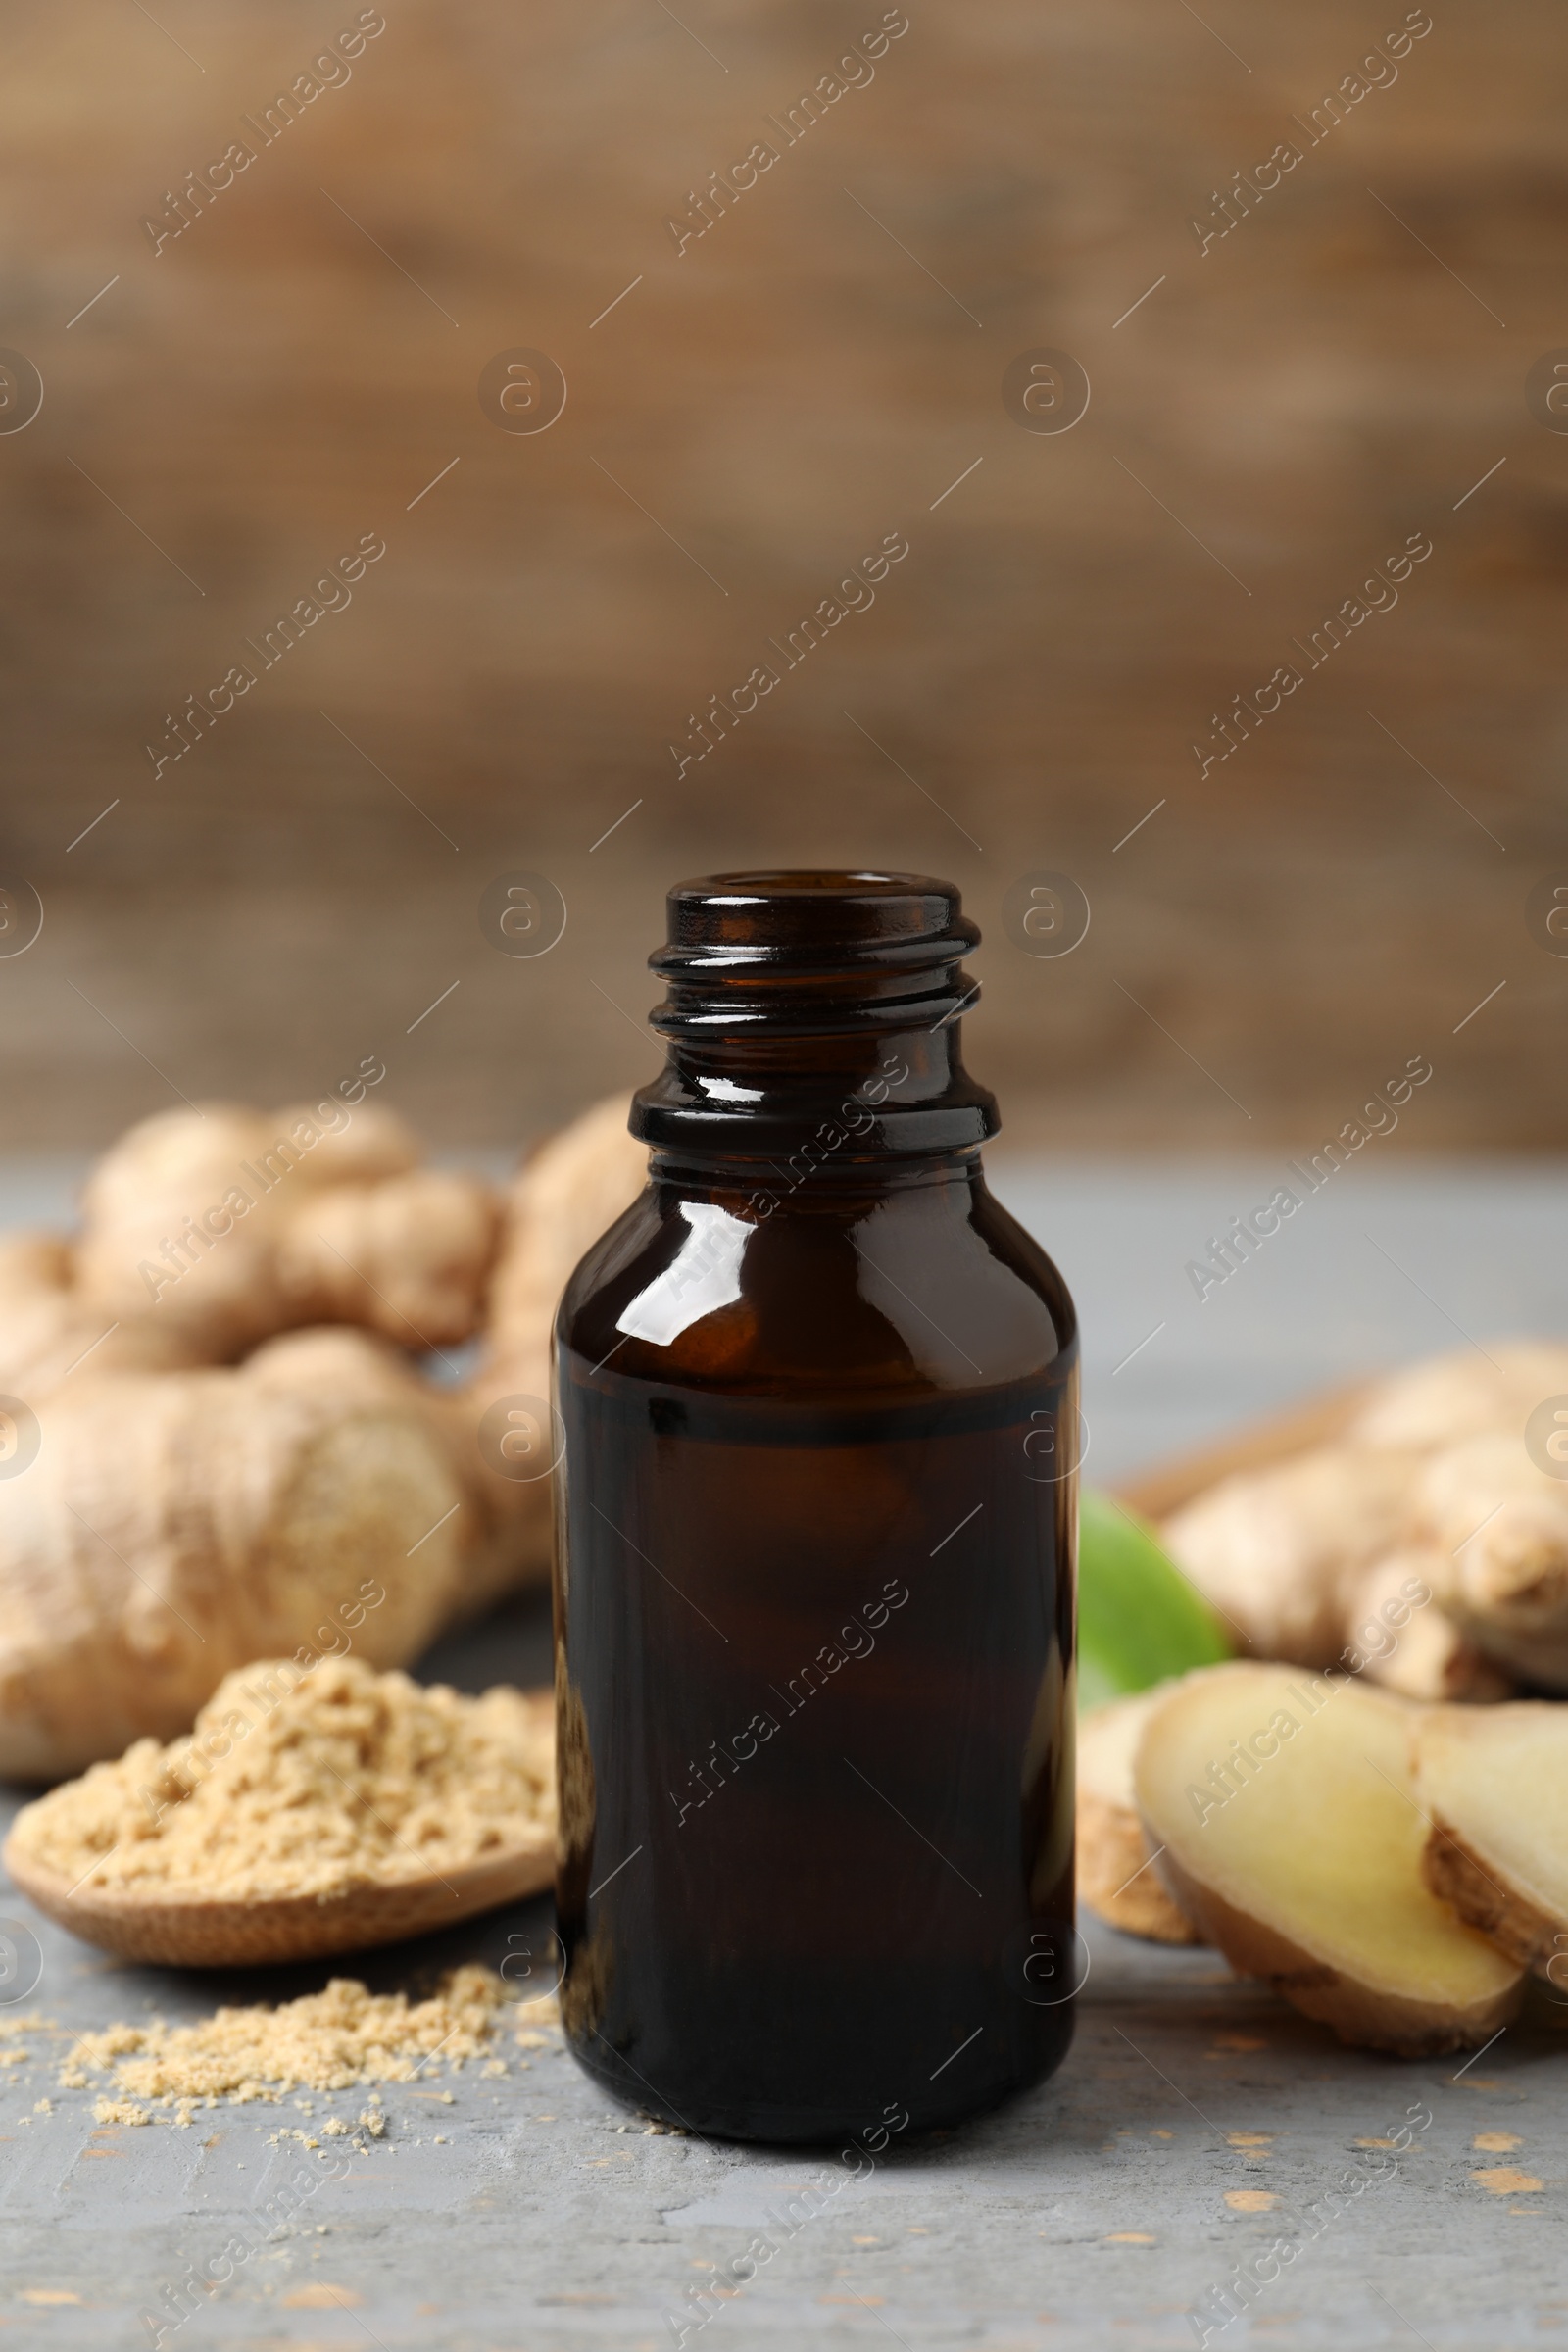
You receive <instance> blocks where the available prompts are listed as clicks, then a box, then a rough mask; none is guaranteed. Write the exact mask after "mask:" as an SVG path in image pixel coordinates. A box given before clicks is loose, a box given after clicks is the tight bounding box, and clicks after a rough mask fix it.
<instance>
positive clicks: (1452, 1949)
mask: <svg viewBox="0 0 1568 2352" xmlns="http://www.w3.org/2000/svg"><path fill="white" fill-rule="evenodd" d="M1417 1719H1418V1711H1417V1710H1416V1709H1414V1708H1412V1707H1411V1706H1409V1705H1408V1704H1407V1703H1406V1702H1405V1701H1403V1700H1401V1699H1398V1698H1395V1697H1392V1696H1390V1695H1389V1694H1388V1693H1387V1692H1384V1691H1372V1690H1368V1689H1367V1688H1366V1687H1365V1686H1364V1685H1362V1684H1359V1683H1354V1682H1348V1681H1344V1680H1336V1681H1330V1680H1329V1679H1328V1678H1326V1677H1323V1676H1316V1677H1312V1678H1307V1677H1304V1676H1301V1677H1297V1676H1295V1675H1293V1671H1292V1670H1291V1669H1290V1668H1288V1667H1285V1666H1274V1665H1260V1664H1254V1663H1251V1662H1250V1661H1237V1662H1235V1663H1233V1664H1231V1665H1228V1666H1212V1667H1208V1668H1205V1669H1204V1670H1202V1671H1201V1672H1200V1673H1198V1674H1194V1675H1189V1676H1187V1677H1186V1678H1185V1679H1184V1680H1183V1681H1182V1682H1181V1683H1180V1684H1178V1685H1177V1687H1176V1689H1175V1690H1174V1691H1172V1692H1171V1693H1170V1694H1169V1695H1168V1696H1166V1697H1165V1698H1164V1699H1163V1700H1162V1702H1161V1703H1160V1704H1159V1705H1158V1706H1157V1707H1155V1708H1153V1709H1152V1711H1151V1714H1150V1718H1149V1721H1148V1723H1147V1725H1146V1726H1145V1729H1144V1733H1143V1738H1142V1740H1141V1741H1140V1743H1139V1748H1138V1756H1137V1762H1136V1765H1135V1769H1134V1779H1135V1785H1136V1789H1137V1794H1138V1804H1139V1810H1140V1812H1141V1813H1142V1816H1143V1821H1144V1828H1145V1832H1146V1834H1147V1836H1148V1837H1149V1838H1150V1841H1151V1844H1152V1845H1153V1846H1156V1847H1159V1848H1161V1849H1162V1850H1161V1852H1160V1854H1159V1859H1158V1862H1157V1865H1156V1867H1157V1868H1158V1869H1159V1871H1160V1872H1161V1874H1162V1875H1163V1877H1164V1878H1165V1880H1166V1883H1167V1885H1168V1886H1169V1887H1170V1888H1171V1891H1172V1893H1173V1894H1174V1895H1175V1898H1176V1900H1177V1901H1178V1903H1179V1904H1180V1905H1181V1908H1182V1910H1183V1911H1184V1912H1185V1913H1186V1914H1187V1915H1188V1917H1189V1918H1191V1919H1192V1920H1194V1921H1195V1922H1196V1923H1197V1924H1198V1926H1199V1927H1200V1928H1201V1930H1202V1931H1203V1932H1204V1934H1205V1935H1206V1936H1207V1937H1208V1939H1209V1940H1210V1941H1211V1942H1213V1943H1216V1944H1218V1945H1219V1947H1220V1949H1221V1951H1223V1952H1224V1954H1225V1956H1226V1958H1227V1959H1228V1960H1229V1961H1230V1962H1231V1964H1232V1966H1233V1967H1236V1968H1239V1969H1242V1970H1244V1971H1245V1972H1246V1973H1247V1974H1248V1975H1249V1976H1255V1977H1261V1978H1263V1979H1265V1980H1266V1981H1267V1982H1268V1983H1269V1984H1271V1985H1274V1986H1275V1988H1276V1989H1277V1990H1278V1991H1280V1992H1282V1993H1283V1994H1284V1996H1285V1998H1286V1999H1287V2000H1288V2001H1290V2002H1292V2003H1293V2004H1294V2005H1295V2006H1296V2007H1297V2008H1298V2009H1299V2010H1301V2011H1302V2012H1303V2013H1304V2014H1305V2015H1306V2016H1307V2017H1313V2018H1317V2019H1320V2020H1321V2021H1322V2022H1323V2023H1324V2024H1326V2025H1329V2026H1332V2027H1333V2029H1334V2031H1335V2032H1336V2033H1337V2034H1339V2035H1340V2038H1341V2039H1342V2040H1344V2041H1348V2042H1353V2043H1357V2044H1360V2045H1363V2046H1365V2047H1368V2048H1372V2049H1386V2050H1396V2051H1398V2052H1400V2053H1401V2054H1403V2055H1405V2056H1417V2055H1421V2054H1424V2053H1431V2052H1437V2051H1441V2050H1452V2049H1464V2048H1470V2047H1472V2046H1475V2045H1478V2044H1480V2043H1482V2042H1484V2041H1486V2040H1487V2039H1488V2038H1489V2036H1490V2035H1492V2034H1495V2032H1496V2031H1497V2029H1498V2027H1499V2026H1503V2025H1506V2024H1507V2023H1508V2021H1509V2019H1510V2018H1511V2017H1513V2016H1514V2015H1515V2014H1516V2012H1517V2010H1518V2007H1519V2003H1520V1999H1521V1997H1522V1985H1523V1974H1522V1970H1521V1968H1520V1967H1519V1965H1518V1964H1517V1963H1516V1962H1515V1961H1513V1960H1510V1959H1509V1958H1507V1957H1506V1955H1505V1954H1504V1953H1503V1952H1501V1951H1499V1950H1498V1948H1497V1947H1496V1945H1495V1944H1494V1943H1492V1942H1489V1941H1488V1939H1487V1938H1486V1937H1485V1936H1481V1935H1478V1934H1477V1933H1476V1931H1475V1930H1474V1929H1473V1928H1471V1927H1468V1926H1466V1925H1465V1924H1464V1923H1463V1921H1461V1920H1460V1919H1459V1917H1458V1916H1457V1915H1456V1913H1455V1912H1454V1911H1453V1910H1452V1909H1451V1908H1450V1907H1449V1905H1448V1904H1447V1903H1446V1902H1445V1901H1443V1900H1442V1899H1441V1898H1440V1897H1439V1896H1438V1895H1436V1894H1434V1893H1433V1891H1432V1889H1431V1887H1430V1886H1429V1885H1428V1883H1427V1879H1426V1877H1425V1875H1424V1872H1423V1867H1422V1865H1423V1853H1424V1848H1425V1845H1426V1824H1425V1821H1424V1818H1423V1816H1422V1813H1421V1810H1420V1807H1419V1805H1418V1803H1417V1801H1416V1795H1415V1788H1414V1780H1413V1774H1412V1770H1411V1733H1412V1727H1413V1724H1414V1723H1415V1721H1416V1720H1417Z"/></svg>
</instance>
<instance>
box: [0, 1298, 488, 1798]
mask: <svg viewBox="0 0 1568 2352" xmlns="http://www.w3.org/2000/svg"><path fill="white" fill-rule="evenodd" d="M319 1337H321V1338H326V1339H328V1340H329V1341H330V1343H331V1345H332V1347H333V1348H335V1349H336V1350H337V1365H338V1370H339V1373H340V1374H342V1373H344V1372H349V1373H351V1374H352V1375H353V1377H352V1378H344V1377H338V1378H336V1379H333V1380H330V1381H328V1380H319V1381H314V1382H313V1381H312V1380H310V1379H304V1380H296V1379H295V1378H294V1377H293V1376H292V1374H293V1363H292V1361H291V1357H292V1355H293V1353H294V1351H298V1350H304V1351H305V1352H306V1354H307V1357H308V1353H309V1350H310V1349H311V1348H312V1347H313V1346H314V1345H315V1344H316V1342H317V1340H318V1338H319ZM397 1377H398V1375H397V1371H396V1367H390V1366H388V1365H387V1364H386V1363H384V1362H383V1360H382V1358H381V1357H380V1355H379V1353H378V1351H377V1349H376V1347H375V1345H374V1343H373V1342H371V1341H369V1340H367V1339H364V1338H360V1337H358V1336H356V1335H351V1334H348V1333H342V1334H330V1335H316V1334H307V1335H304V1337H303V1338H302V1339H293V1338H284V1339H281V1340H278V1341H275V1342H273V1343H271V1344H270V1346H269V1347H266V1348H261V1349H260V1350H259V1351H258V1352H257V1353H256V1354H255V1355H254V1356H252V1357H251V1359H250V1361H249V1362H248V1363H246V1364H244V1365H241V1366H239V1367H238V1368H237V1369H234V1370H227V1369H221V1370H203V1371H194V1372H170V1373H159V1374H148V1373H126V1374H120V1375H115V1376H114V1377H111V1378H101V1379H99V1380H98V1381H97V1382H96V1383H93V1384H90V1385H88V1386H86V1387H84V1388H82V1389H81V1390H80V1391H79V1393H74V1394H73V1393H72V1392H71V1391H69V1390H65V1391H62V1392H61V1393H60V1394H59V1395H57V1396H56V1397H53V1398H50V1399H46V1400H44V1402H43V1404H42V1405H41V1407H40V1411H39V1420H40V1424H41V1427H42V1433H43V1444H42V1446H41V1448H40V1451H39V1453H38V1456H37V1459H36V1460H34V1461H33V1462H31V1463H30V1464H29V1466H28V1468H27V1470H26V1472H25V1475H22V1476H17V1477H12V1478H6V1479H0V1596H3V1603H4V1605H3V1607H0V1776H4V1777H8V1778H12V1779H19V1780H50V1779H57V1778H59V1777H60V1776H61V1775H62V1774H64V1773H71V1772H77V1771H80V1770H81V1769H82V1768H83V1767H84V1766H85V1765H87V1764H89V1763H92V1762H94V1761H95V1760H97V1759H98V1758H99V1757H102V1756H106V1755H116V1754H118V1753H119V1752H120V1751H121V1750H122V1749H123V1747H125V1746H126V1745H127V1744H128V1743H129V1742H130V1741H131V1740H136V1739H145V1738H151V1739H156V1740H169V1739H172V1737H173V1736H174V1735H175V1734H176V1733H178V1732H182V1731H185V1730H187V1729H188V1728H189V1726H190V1723H191V1721H192V1719H193V1718H194V1716H195V1714H196V1710H197V1709H198V1707H200V1706H201V1704H202V1703H203V1701H204V1700H205V1699H206V1698H208V1697H209V1696H210V1694H211V1693H212V1691H214V1690H215V1688H216V1687H217V1685H218V1684H219V1683H220V1682H221V1680H222V1678H223V1676H224V1675H225V1674H227V1673H229V1672H231V1671H232V1670H233V1669H234V1668H235V1667H237V1666H241V1665H243V1664H245V1662H246V1661H247V1660H248V1659H251V1658H257V1657H277V1656H283V1655H288V1654H294V1653H304V1652H309V1653H310V1655H311V1656H312V1657H313V1658H314V1657H315V1656H318V1655H319V1654H321V1653H322V1652H323V1651H333V1650H336V1649H338V1648H344V1649H346V1648H348V1647H350V1646H352V1647H353V1648H354V1649H355V1651H356V1652H357V1654H358V1655H359V1656H361V1657H362V1658H364V1659H365V1660H366V1661H367V1662H368V1664H370V1665H372V1666H383V1667H384V1666H400V1665H404V1664H406V1663H407V1662H408V1661H409V1660H411V1659H412V1658H414V1657H416V1656H417V1654H418V1652H419V1651H420V1650H421V1649H422V1648H423V1647H424V1646H425V1644H426V1643H427V1642H429V1641H430V1639H431V1638H432V1636H433V1635H434V1634H435V1633H436V1632H437V1631H438V1630H439V1628H440V1627H441V1625H442V1624H443V1623H444V1622H446V1620H447V1619H448V1618H449V1617H450V1616H451V1615H452V1613H453V1609H454V1605H455V1601H456V1598H457V1595H458V1593H459V1592H460V1590H461V1580H462V1570H463V1537H462V1534H461V1533H460V1530H459V1527H458V1524H457V1522H458V1519H459V1518H460V1517H461V1515H462V1514H461V1507H460V1506H461V1503H462V1500H463V1491H462V1488H461V1486H460V1484H459V1482H458V1479H457V1477H456V1475H455V1473H454V1470H453V1466H452V1461H451V1458H450V1455H449V1453H448V1450H447V1448H446V1447H445V1446H443V1444H442V1442H441V1439H440V1437H439V1435H438V1433H437V1432H435V1431H434V1430H433V1429H432V1428H431V1427H430V1425H429V1423H428V1421H427V1420H426V1418H425V1416H424V1414H423V1411H422V1409H421V1406H420V1402H419V1399H418V1394H417V1384H416V1383H414V1381H413V1380H412V1377H411V1376H409V1375H406V1374H405V1375H402V1378H403V1379H404V1380H405V1381H406V1382H407V1384H408V1388H409V1389H410V1390H411V1391H412V1392H414V1393H413V1394H412V1395H409V1396H403V1395H399V1394H398V1393H397V1391H396V1385H395V1384H396V1379H397Z"/></svg>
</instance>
